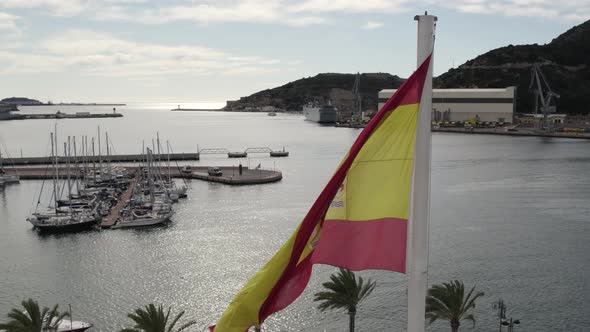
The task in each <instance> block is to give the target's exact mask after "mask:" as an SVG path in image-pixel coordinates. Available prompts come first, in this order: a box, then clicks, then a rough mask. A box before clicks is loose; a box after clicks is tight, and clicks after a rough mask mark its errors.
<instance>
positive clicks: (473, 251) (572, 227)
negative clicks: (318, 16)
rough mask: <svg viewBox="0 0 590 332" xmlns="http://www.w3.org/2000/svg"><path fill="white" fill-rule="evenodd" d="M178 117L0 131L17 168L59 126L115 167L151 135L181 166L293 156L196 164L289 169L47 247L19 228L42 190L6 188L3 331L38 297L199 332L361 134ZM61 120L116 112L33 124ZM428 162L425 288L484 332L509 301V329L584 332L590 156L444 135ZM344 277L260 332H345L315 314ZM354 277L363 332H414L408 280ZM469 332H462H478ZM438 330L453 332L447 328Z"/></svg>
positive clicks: (13, 124) (328, 315) (38, 123)
mask: <svg viewBox="0 0 590 332" xmlns="http://www.w3.org/2000/svg"><path fill="white" fill-rule="evenodd" d="M176 107H177V104H140V103H137V104H129V105H127V106H124V107H123V106H117V111H118V112H121V113H122V114H123V115H124V117H123V118H110V119H63V120H23V121H8V122H0V144H1V145H2V150H3V152H4V154H6V151H8V153H9V154H10V156H13V157H19V156H20V155H21V154H22V155H23V156H25V157H27V156H44V155H48V154H49V151H50V145H49V133H50V132H51V131H53V130H54V126H55V124H56V123H57V131H58V136H59V139H60V141H62V142H63V139H65V138H66V137H67V136H77V137H78V139H79V137H80V136H81V135H89V136H91V135H96V132H97V126H100V128H101V132H103V133H104V132H108V133H109V139H110V140H111V141H112V146H113V147H114V151H112V153H119V154H125V153H129V154H132V153H133V154H135V153H141V147H142V144H145V145H146V146H151V144H152V138H155V137H156V133H159V136H160V138H161V140H162V141H164V143H163V145H164V146H166V145H165V140H169V141H170V144H171V146H172V148H173V151H174V152H196V151H197V149H204V148H227V149H229V150H230V151H240V150H244V149H246V148H248V147H270V148H272V149H273V150H279V149H282V148H283V146H284V147H285V149H286V150H287V151H289V153H290V154H289V157H287V158H270V157H269V156H268V154H257V155H250V156H249V157H248V158H243V159H229V158H227V156H224V155H203V156H201V160H200V161H198V162H192V164H193V165H199V166H228V165H234V166H237V165H238V163H242V164H243V165H244V166H250V167H251V168H254V167H256V166H257V165H259V164H260V165H261V167H262V168H271V169H272V168H276V169H280V170H281V171H282V172H283V180H282V181H280V182H278V183H274V184H267V185H256V186H239V187H233V186H227V185H223V184H217V183H207V182H201V181H193V182H191V183H190V186H189V191H188V195H189V196H188V198H187V199H185V200H181V202H180V203H179V204H177V205H176V206H175V207H176V214H175V215H174V217H173V219H172V222H171V223H170V224H168V225H167V226H165V227H157V228H150V229H136V230H103V231H90V232H84V233H77V234H62V235H41V234H38V233H37V232H36V231H35V230H33V229H32V227H31V225H30V224H29V223H28V222H27V221H26V220H25V218H26V217H27V215H28V214H30V213H31V212H32V211H33V209H34V207H35V205H36V203H37V195H38V193H39V190H40V189H41V186H42V182H41V181H21V183H20V184H16V185H9V186H6V187H4V188H0V266H2V268H1V269H0V322H3V321H4V320H5V317H6V316H5V315H6V313H8V311H9V310H10V309H11V308H12V307H15V306H17V305H19V303H20V301H21V300H23V299H26V298H29V297H31V298H34V299H36V300H38V301H39V302H40V303H41V304H42V305H45V306H50V305H53V304H56V303H58V304H59V305H60V308H62V310H66V309H67V308H68V304H71V306H72V311H73V313H72V314H73V319H74V320H83V321H87V322H90V323H92V324H94V326H95V328H94V329H93V331H116V330H119V329H121V328H122V327H124V326H130V325H131V321H130V320H129V319H128V318H127V317H126V315H127V313H129V312H131V311H132V310H134V309H135V308H137V307H140V306H144V305H146V304H149V303H152V302H153V303H162V304H164V305H172V306H173V308H174V309H173V310H186V314H185V317H186V318H187V319H188V318H190V319H195V320H196V321H197V322H198V328H195V329H193V330H194V331H200V330H202V329H203V328H204V327H205V326H207V325H208V324H211V323H214V322H215V321H216V319H218V318H219V316H220V315H221V313H222V312H223V310H224V309H225V307H226V306H227V305H228V303H229V302H230V301H231V300H232V298H233V296H234V295H235V294H236V292H237V291H238V290H239V289H240V287H241V286H242V285H243V284H244V283H245V282H246V281H247V280H248V279H249V278H250V277H251V276H252V275H253V274H254V273H255V272H256V271H257V270H258V269H259V268H260V267H261V266H262V265H263V264H264V263H265V262H266V261H267V260H268V259H269V258H270V257H271V256H272V255H273V254H274V253H275V252H276V251H277V250H278V248H279V247H280V246H281V245H282V244H283V243H284V241H286V239H287V238H288V237H289V235H290V234H291V233H292V232H293V231H294V229H295V227H296V226H297V225H298V223H299V222H300V220H301V219H302V218H303V216H304V215H305V213H306V212H307V210H308V209H309V207H310V206H311V204H312V203H313V201H314V200H315V198H316V197H317V195H318V194H319V192H320V191H321V190H322V188H323V186H324V185H325V184H326V183H327V181H328V179H329V177H330V176H331V175H332V173H333V172H334V170H335V168H336V167H337V165H338V163H339V162H340V160H341V159H342V158H343V156H344V155H345V153H346V151H347V150H348V148H349V147H350V145H351V144H352V142H353V141H354V139H355V138H356V137H357V135H358V133H359V132H360V130H359V129H351V128H335V127H326V126H320V125H317V124H315V123H311V122H307V121H304V117H303V115H290V114H281V113H279V114H278V115H277V116H274V117H269V116H267V115H266V113H251V114H249V113H222V112H170V111H169V110H170V109H172V108H176ZM183 107H185V105H183ZM186 107H188V106H186ZM202 107H204V108H211V106H202ZM57 109H61V111H62V112H97V113H106V112H109V110H111V109H112V107H111V108H109V107H97V106H94V107H82V106H80V107H63V106H62V107H57V106H56V107H37V108H33V107H30V108H26V107H25V108H23V112H42V113H50V112H55V111H57ZM103 149H104V142H103ZM432 151H433V164H432V195H431V197H432V198H431V199H432V201H431V216H432V220H431V228H430V265H429V269H430V271H429V281H430V283H437V282H442V281H448V280H452V279H460V280H462V281H464V282H465V284H466V285H467V286H468V287H471V286H472V285H477V290H479V291H484V292H485V296H484V297H483V298H480V299H479V300H478V302H477V307H476V310H475V316H476V319H477V324H476V326H475V329H473V330H474V331H497V330H498V320H497V317H496V311H495V310H494V309H493V308H492V304H493V303H494V302H497V300H498V299H500V298H502V299H504V301H505V303H506V304H507V305H508V317H513V318H515V319H519V320H520V321H521V324H520V325H519V326H518V327H515V329H517V330H518V331H588V330H589V327H590V315H588V305H587V303H586V302H587V299H588V298H590V254H589V253H590V241H589V239H590V220H589V216H590V174H589V172H588V170H589V169H590V141H585V140H570V139H555V138H537V137H509V136H484V135H461V134H452V133H435V134H434V135H433V147H432ZM46 185H47V184H46ZM334 271H335V268H333V267H329V266H316V267H314V273H313V275H312V278H311V280H310V283H309V286H308V288H307V289H306V291H305V292H304V294H303V295H302V296H301V297H300V298H299V299H298V300H297V301H296V302H295V303H294V304H293V305H291V306H290V307H288V308H287V309H286V310H284V311H282V312H280V313H278V314H276V315H274V316H272V317H271V318H269V320H268V321H267V322H266V323H265V325H264V331H269V332H270V331H344V330H346V329H347V326H348V317H347V315H346V313H345V312H344V311H333V312H325V313H322V312H320V311H318V310H317V309H316V305H317V303H314V302H313V293H314V292H316V291H318V290H319V289H320V288H321V283H322V282H324V281H326V280H327V279H328V277H329V275H330V274H331V273H332V272H334ZM360 274H361V275H362V276H363V277H369V278H372V279H374V280H375V281H377V288H376V289H375V292H374V293H373V295H372V296H371V297H369V298H368V299H367V300H366V302H364V303H362V304H361V305H360V307H359V311H358V314H357V330H358V331H402V330H404V329H405V318H406V313H405V305H406V295H405V286H406V281H405V276H404V275H402V274H397V273H391V272H383V271H363V272H361V273H360ZM465 324H466V325H465V326H464V327H462V329H461V330H463V329H464V328H465V330H471V329H470V328H471V324H470V323H465ZM429 330H431V331H447V330H450V328H449V326H448V323H445V322H440V323H438V322H437V323H434V324H433V325H432V326H431V327H430V328H429Z"/></svg>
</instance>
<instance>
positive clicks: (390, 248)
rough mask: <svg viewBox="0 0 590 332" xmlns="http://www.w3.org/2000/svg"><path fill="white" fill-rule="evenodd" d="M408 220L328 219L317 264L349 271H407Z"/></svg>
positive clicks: (317, 248)
mask: <svg viewBox="0 0 590 332" xmlns="http://www.w3.org/2000/svg"><path fill="white" fill-rule="evenodd" d="M407 229H408V221H407V220H406V219H398V218H383V219H375V220H368V221H348V220H326V221H324V225H323V227H322V232H321V233H320V240H319V241H318V246H317V247H316V248H315V250H314V252H313V256H312V258H311V261H312V263H313V264H316V263H319V264H330V265H334V266H338V267H342V268H346V269H349V270H354V271H360V270H365V269H377V270H389V271H397V272H402V273H404V272H406V241H407V236H406V235H407Z"/></svg>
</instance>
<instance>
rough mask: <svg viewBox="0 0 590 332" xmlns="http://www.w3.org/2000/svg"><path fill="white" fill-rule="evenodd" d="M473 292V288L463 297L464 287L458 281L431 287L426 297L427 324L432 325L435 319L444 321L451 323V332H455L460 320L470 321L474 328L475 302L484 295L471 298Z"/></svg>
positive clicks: (479, 293)
mask: <svg viewBox="0 0 590 332" xmlns="http://www.w3.org/2000/svg"><path fill="white" fill-rule="evenodd" d="M474 290H475V286H473V288H471V290H470V291H469V293H468V294H467V296H465V286H464V285H463V283H462V282H461V281H459V280H454V281H451V282H443V283H442V285H433V286H432V287H431V288H430V289H429V290H428V295H427V296H426V318H427V319H429V322H428V324H432V323H433V322H434V321H435V320H437V319H446V320H448V321H449V322H450V323H451V331H452V332H457V331H459V326H460V325H461V323H460V322H461V321H462V320H470V321H471V322H472V323H473V326H474V327H475V317H473V309H474V308H475V300H477V298H478V297H481V296H483V295H484V293H483V292H478V293H477V294H475V295H474V296H472V295H473V291H474Z"/></svg>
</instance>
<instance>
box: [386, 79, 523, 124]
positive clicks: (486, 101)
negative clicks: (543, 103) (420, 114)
mask: <svg viewBox="0 0 590 332" xmlns="http://www.w3.org/2000/svg"><path fill="white" fill-rule="evenodd" d="M395 91H396V90H394V89H386V90H381V91H379V109H381V107H382V106H383V104H385V102H386V101H387V99H389V98H390V97H391V96H392V95H393V93H394V92H395ZM515 109H516V87H513V86H510V87H507V88H504V89H433V92H432V121H437V122H438V121H467V120H476V121H482V122H483V121H485V122H489V121H496V122H511V123H512V122H513V115H514V113H515Z"/></svg>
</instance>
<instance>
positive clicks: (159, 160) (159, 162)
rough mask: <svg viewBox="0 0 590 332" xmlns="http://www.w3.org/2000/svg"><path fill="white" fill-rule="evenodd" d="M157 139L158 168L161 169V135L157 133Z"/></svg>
mask: <svg viewBox="0 0 590 332" xmlns="http://www.w3.org/2000/svg"><path fill="white" fill-rule="evenodd" d="M156 139H157V141H156V142H157V143H158V168H159V167H160V164H161V163H162V154H161V153H160V133H159V132H156Z"/></svg>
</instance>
